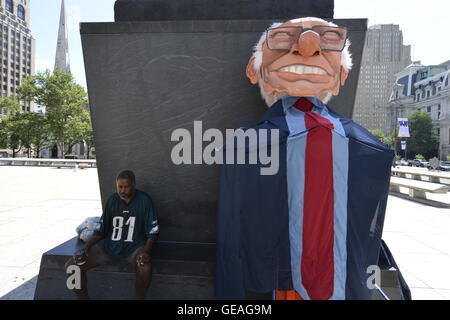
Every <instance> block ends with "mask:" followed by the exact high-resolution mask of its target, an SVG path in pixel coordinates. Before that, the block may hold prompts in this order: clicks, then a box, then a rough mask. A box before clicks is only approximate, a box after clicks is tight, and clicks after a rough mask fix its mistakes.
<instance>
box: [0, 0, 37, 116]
mask: <svg viewBox="0 0 450 320" xmlns="http://www.w3.org/2000/svg"><path fill="white" fill-rule="evenodd" d="M0 22H1V24H0V26H1V29H0V76H1V81H0V83H1V88H0V89H1V94H2V96H3V97H6V96H11V95H15V94H16V93H17V88H18V87H19V86H20V85H21V82H22V80H23V79H24V78H27V77H29V76H30V75H33V74H34V67H35V63H34V52H35V39H34V38H33V35H32V34H31V29H30V0H0ZM21 107H22V111H23V112H32V111H33V104H32V103H30V102H24V101H21ZM2 115H6V110H0V116H2Z"/></svg>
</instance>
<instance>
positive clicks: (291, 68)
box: [278, 64, 328, 75]
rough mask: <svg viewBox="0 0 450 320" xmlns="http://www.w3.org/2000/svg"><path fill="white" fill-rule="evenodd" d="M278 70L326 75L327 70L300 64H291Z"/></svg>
mask: <svg viewBox="0 0 450 320" xmlns="http://www.w3.org/2000/svg"><path fill="white" fill-rule="evenodd" d="M278 71H279V72H291V73H296V74H318V75H328V72H326V71H325V70H323V69H322V68H318V67H313V66H305V65H302V64H297V65H292V66H287V67H283V68H280V69H279V70H278Z"/></svg>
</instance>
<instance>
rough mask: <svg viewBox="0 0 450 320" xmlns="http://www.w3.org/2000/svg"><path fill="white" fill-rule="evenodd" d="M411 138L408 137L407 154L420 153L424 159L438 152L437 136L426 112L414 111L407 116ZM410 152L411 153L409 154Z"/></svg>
mask: <svg viewBox="0 0 450 320" xmlns="http://www.w3.org/2000/svg"><path fill="white" fill-rule="evenodd" d="M409 127H410V133H411V138H409V139H408V156H409V155H411V156H415V155H417V154H422V155H424V156H425V158H426V159H430V158H432V157H435V156H436V155H437V154H438V149H439V138H438V137H437V136H436V134H435V127H434V125H433V120H432V118H431V116H430V115H429V114H428V113H427V112H423V111H416V112H414V113H413V114H412V115H411V116H410V117H409ZM410 153H411V154H410Z"/></svg>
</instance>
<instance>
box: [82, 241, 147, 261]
mask: <svg viewBox="0 0 450 320" xmlns="http://www.w3.org/2000/svg"><path fill="white" fill-rule="evenodd" d="M143 249H144V246H142V247H139V248H137V249H136V250H135V251H134V252H132V253H131V254H130V255H128V256H127V257H125V258H122V257H116V256H111V255H109V254H107V253H106V252H105V250H104V249H103V246H102V241H100V242H98V243H96V244H95V245H94V246H93V247H92V248H91V249H90V250H89V253H88V254H89V256H90V257H92V258H94V260H95V262H96V264H98V265H100V266H104V265H108V264H112V263H114V262H117V261H120V260H126V261H128V262H129V263H131V264H132V265H134V264H135V262H136V257H137V255H138V254H139V253H140V252H141V251H142V250H143Z"/></svg>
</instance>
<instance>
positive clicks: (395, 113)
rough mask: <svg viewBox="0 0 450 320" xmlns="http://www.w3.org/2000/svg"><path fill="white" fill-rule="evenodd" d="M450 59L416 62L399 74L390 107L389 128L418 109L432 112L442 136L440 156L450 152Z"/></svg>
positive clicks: (431, 114) (439, 133)
mask: <svg viewBox="0 0 450 320" xmlns="http://www.w3.org/2000/svg"><path fill="white" fill-rule="evenodd" d="M449 75H450V61H447V62H444V63H442V64H440V65H437V66H423V65H421V64H420V62H414V63H412V64H411V65H409V66H408V67H407V68H406V69H404V70H402V71H400V72H399V73H398V74H397V75H396V80H395V84H394V85H393V89H392V93H391V97H390V101H389V103H390V106H389V110H390V112H389V129H390V130H394V128H395V127H396V125H397V119H398V118H408V117H409V116H411V114H413V113H414V112H415V111H417V110H420V111H425V112H428V113H429V114H430V116H431V118H432V119H433V123H434V126H435V128H436V135H437V136H439V138H440V144H439V157H440V159H441V160H446V158H447V156H448V155H449V154H450V83H449Z"/></svg>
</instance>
